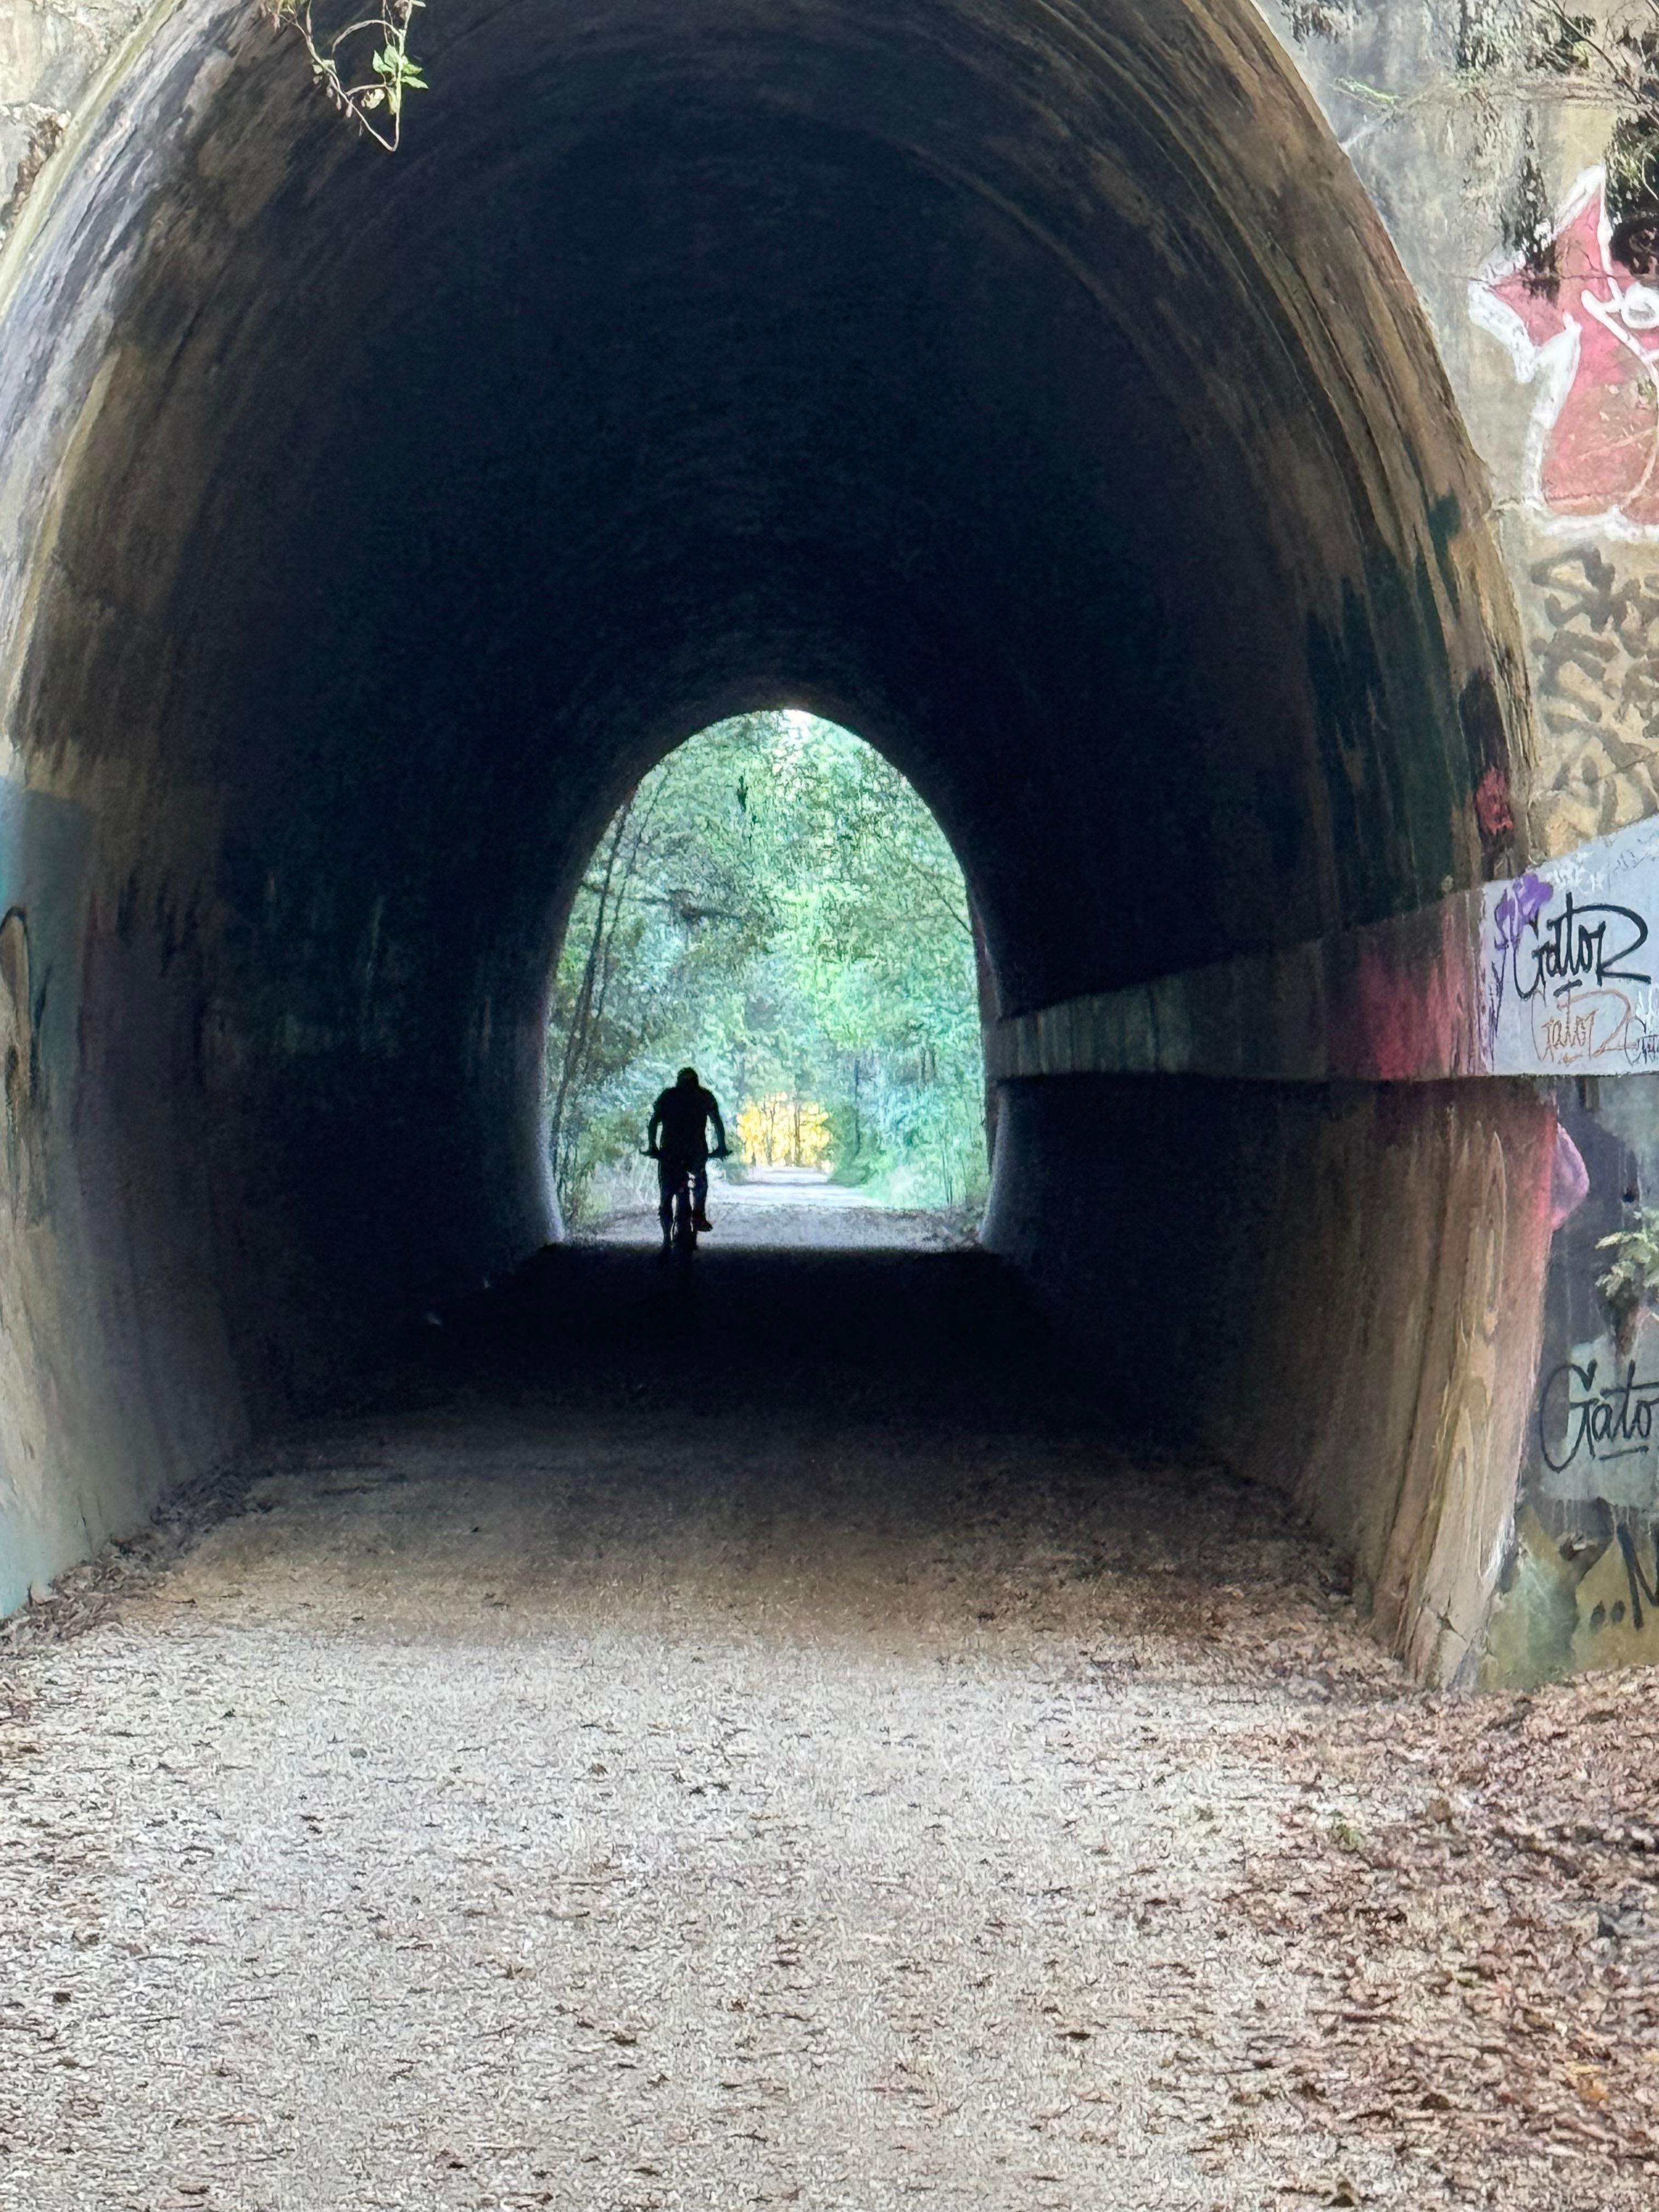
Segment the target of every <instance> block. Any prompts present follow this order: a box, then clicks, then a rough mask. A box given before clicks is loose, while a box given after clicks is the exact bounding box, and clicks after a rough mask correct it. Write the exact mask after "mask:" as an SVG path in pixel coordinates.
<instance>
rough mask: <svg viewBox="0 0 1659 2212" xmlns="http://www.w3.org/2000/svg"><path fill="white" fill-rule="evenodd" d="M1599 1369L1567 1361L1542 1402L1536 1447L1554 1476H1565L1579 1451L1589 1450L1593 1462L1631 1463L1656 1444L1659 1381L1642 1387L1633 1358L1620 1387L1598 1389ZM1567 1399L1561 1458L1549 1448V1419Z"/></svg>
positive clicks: (1551, 1380)
mask: <svg viewBox="0 0 1659 2212" xmlns="http://www.w3.org/2000/svg"><path fill="white" fill-rule="evenodd" d="M1600 1364H1601V1363H1600V1362H1599V1361H1598V1360H1595V1359H1592V1360H1591V1361H1590V1362H1589V1364H1588V1366H1584V1367H1579V1366H1576V1365H1575V1364H1574V1363H1573V1362H1572V1361H1571V1360H1570V1359H1569V1360H1565V1361H1564V1362H1563V1363H1562V1364H1561V1365H1560V1366H1559V1367H1558V1368H1557V1369H1556V1370H1555V1371H1554V1373H1553V1375H1552V1376H1550V1378H1549V1380H1548V1381H1547V1383H1545V1385H1544V1388H1543V1392H1542V1394H1541V1396H1540V1398H1539V1401H1538V1448H1539V1449H1540V1450H1541V1452H1542V1454H1543V1455H1544V1464H1545V1466H1546V1467H1547V1468H1549V1470H1550V1472H1551V1473H1552V1474H1565V1472H1566V1470H1567V1468H1570V1467H1571V1465H1572V1463H1573V1462H1574V1460H1576V1459H1577V1456H1578V1455H1579V1453H1580V1452H1581V1451H1588V1453H1589V1456H1590V1458H1591V1459H1593V1460H1601V1461H1606V1460H1614V1459H1632V1458H1633V1457H1634V1456H1635V1455H1637V1454H1638V1452H1644V1451H1646V1450H1648V1449H1650V1447H1651V1445H1652V1443H1653V1442H1654V1436H1655V1421H1656V1401H1659V1376H1655V1377H1654V1379H1653V1381H1652V1382H1650V1383H1638V1381H1637V1379H1636V1362H1635V1361H1634V1360H1633V1359H1632V1361H1631V1363H1630V1365H1629V1366H1628V1367H1627V1368H1626V1370H1625V1379H1624V1381H1623V1382H1622V1383H1604V1384H1603V1385H1602V1387H1601V1389H1600V1390H1598V1389H1596V1387H1595V1375H1596V1370H1597V1368H1598V1367H1599V1365H1600ZM1575 1385H1576V1386H1577V1395H1574V1386H1575ZM1563 1395H1565V1398H1566V1401H1567V1402H1566V1407H1565V1413H1566V1420H1565V1429H1564V1433H1563V1442H1564V1443H1565V1451H1564V1452H1563V1454H1562V1455H1561V1456H1560V1457H1559V1459H1558V1458H1557V1457H1556V1456H1555V1455H1554V1454H1553V1452H1552V1451H1551V1449H1550V1417H1551V1414H1552V1413H1553V1412H1554V1411H1556V1410H1557V1408H1558V1404H1559V1399H1560V1398H1561V1397H1562V1396H1563Z"/></svg>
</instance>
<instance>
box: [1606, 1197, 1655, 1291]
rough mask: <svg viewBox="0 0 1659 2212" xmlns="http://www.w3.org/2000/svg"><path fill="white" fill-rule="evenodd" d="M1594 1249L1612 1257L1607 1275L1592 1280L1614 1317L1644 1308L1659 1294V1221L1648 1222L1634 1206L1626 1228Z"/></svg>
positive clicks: (1645, 1215)
mask: <svg viewBox="0 0 1659 2212" xmlns="http://www.w3.org/2000/svg"><path fill="white" fill-rule="evenodd" d="M1595 1249H1597V1251H1598V1252H1607V1251H1611V1252H1612V1253H1613V1255H1614V1256H1613V1264H1612V1266H1611V1267H1609V1268H1608V1269H1607V1273H1606V1274H1605V1275H1601V1276H1599V1277H1598V1278H1597V1279H1596V1288H1597V1289H1598V1290H1599V1291H1601V1295H1602V1297H1604V1298H1605V1299H1606V1300H1607V1304H1608V1305H1609V1306H1610V1307H1611V1308H1612V1309H1613V1312H1614V1314H1615V1315H1619V1316H1623V1315H1626V1314H1631V1313H1633V1312H1634V1311H1635V1310H1636V1309H1637V1308H1638V1306H1643V1305H1646V1304H1649V1303H1650V1301H1651V1299H1652V1297H1653V1295H1654V1292H1655V1291H1656V1290H1659V1220H1650V1218H1649V1215H1648V1212H1647V1209H1646V1208H1645V1207H1644V1206H1637V1207H1635V1208H1634V1209H1633V1212H1632V1218H1631V1221H1630V1224H1629V1225H1628V1226H1627V1227H1626V1228H1624V1229H1620V1230H1617V1231H1614V1233H1613V1235H1612V1236H1611V1237H1602V1238H1601V1240H1600V1242H1599V1243H1598V1244H1597V1245H1596V1248H1595Z"/></svg>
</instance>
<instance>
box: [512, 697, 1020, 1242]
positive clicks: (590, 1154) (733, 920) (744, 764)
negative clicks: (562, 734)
mask: <svg viewBox="0 0 1659 2212" xmlns="http://www.w3.org/2000/svg"><path fill="white" fill-rule="evenodd" d="M979 971H980V963H979V961H978V959H977V958H976V951H975V927H974V916H973V909H972V904H971V900H970V896H969V890H968V886H967V884H966V882H965V881H964V879H963V872H962V869H961V867H960V866H959V865H958V863H957V858H956V855H955V854H954V853H953V852H952V851H951V847H950V845H949V843H948V842H947V841H946V839H945V836H944V833H943V832H942V831H941V830H940V829H939V825H938V823H936V821H935V820H934V818H933V815H932V814H931V813H930V812H929V811H928V809H927V805H926V802H925V801H924V800H923V799H921V795H920V794H919V793H917V792H916V790H915V787H914V786H913V785H911V784H910V783H909V782H908V781H907V779H906V778H905V777H904V776H903V775H901V774H900V773H899V771H898V770H897V769H895V768H893V767H892V766H891V765H890V763H888V762H886V761H885V760H884V759H883V758H882V757H881V756H880V755H879V754H878V753H877V752H876V751H875V750H873V749H872V747H870V746H868V745H866V744H865V743H864V742H863V741H862V740H861V739H860V738H857V737H855V736H854V734H853V733H852V732H850V731H848V730H845V729H842V728H840V727H839V726H836V725H835V724H833V723H829V722H826V721H823V720H819V719H818V718H817V717H816V716H814V715H811V714H806V713H805V712H803V711H800V710H792V709H782V710H777V711H772V712H765V713H757V714H745V715H740V716H738V717H735V718H733V719H732V720H729V721H726V722H723V723H720V724H717V725H716V726H714V727H713V728H711V729H708V730H705V731H703V732H701V733H700V734H698V735H697V736H696V737H693V738H689V739H688V740H687V741H686V742H685V744H683V745H680V746H678V747H677V748H676V749H675V750H673V751H672V752H671V753H670V754H669V755H668V757H666V758H665V760H664V761H662V762H661V763H659V764H658V766H657V767H655V768H654V769H652V770H651V771H650V772H649V774H647V775H646V776H644V777H643V778H642V779H641V781H639V782H638V783H637V784H636V785H635V787H633V789H632V790H630V791H629V793H627V794H626V796H625V797H624V798H623V801H622V804H621V805H619V807H618V808H617V811H616V813H615V814H614V815H613V816H612V817H611V821H610V822H609V823H607V825H606V827H605V832H604V834H603V836H601V837H600V839H599V842H598V844H597V845H596V846H595V848H594V850H593V853H592V857H591V858H590V860H589V861H588V863H587V866H586V869H585V870H584V871H583V873H582V877H581V879H580V884H579V885H578V887H577V890H576V895H575V897H574V902H573V904H572V908H571V913H570V916H569V919H568V921H567V923H566V925H565V929H564V934H563V942H562V948H561V953H560V957H559V962H558V965H557V968H556V971H555V985H554V993H553V1006H552V1010H551V1016H550V1025H549V1035H548V1056H547V1103H548V1121H549V1132H550V1152H551V1156H552V1162H553V1170H554V1187H555V1195H556V1200H557V1202H558V1206H559V1212H560V1215H561V1218H562V1223H563V1225H564V1227H565V1229H566V1230H567V1231H574V1230H578V1229H582V1228H586V1227H588V1226H591V1225H593V1224H595V1223H596V1222H602V1223H611V1224H612V1225H613V1226H614V1227H615V1228H617V1229H620V1228H623V1227H625V1226H627V1225H629V1224H630V1222H631V1221H632V1219H633V1218H634V1217H635V1216H637V1217H640V1218H641V1219H643V1218H645V1217H646V1216H647V1215H648V1216H649V1217H650V1218H653V1219H654V1215H655V1209H656V1206H657V1192H656V1187H655V1182H654V1178H653V1176H652V1175H651V1173H650V1172H649V1171H648V1164H647V1163H646V1162H644V1161H643V1160H642V1159H641V1135H640V1133H641V1128H642V1127H644V1124H645V1121H646V1119H647V1115H648V1112H649V1110H650V1101H651V1099H652V1097H653V1095H654V1094H655V1093H656V1092H657V1091H659V1089H660V1088H661V1087H662V1086H664V1085H668V1084H671V1083H672V1082H673V1080H674V1077H675V1071H676V1070H677V1069H678V1068H679V1067H681V1066H684V1065H686V1064H688V1063H689V1064H692V1065H694V1066H696V1067H697V1068H698V1069H699V1070H700V1071H701V1074H702V1080H703V1082H704V1083H705V1085H707V1086H708V1088H709V1089H710V1090H711V1091H712V1092H713V1093H714V1095H715V1096H716V1097H718V1098H719V1099H720V1101H721V1102H722V1108H723V1112H724V1115H725V1123H726V1133H727V1140H728V1146H729V1149H730V1152H731V1154H732V1158H731V1160H730V1162H729V1163H728V1164H726V1167H725V1168H724V1170H717V1171H716V1176H717V1183H723V1184H724V1186H725V1188H724V1189H723V1190H722V1191H721V1193H720V1196H721V1197H722V1198H726V1199H730V1200H732V1203H733V1204H735V1205H736V1206H737V1208H738V1211H737V1212H736V1214H735V1215H734V1216H733V1220H734V1221H735V1222H737V1223H739V1224H742V1225H746V1226H747V1228H748V1229H749V1230H750V1232H751V1233H752V1232H753V1231H755V1230H757V1229H759V1228H763V1227H764V1226H765V1223H766V1220H767V1219H768V1218H771V1217H769V1216H766V1215H763V1214H761V1213H757V1211H756V1207H757V1205H759V1204H760V1203H761V1202H762V1201H763V1200H766V1199H768V1198H769V1197H771V1198H775V1200H776V1202H778V1203H780V1204H781V1203H782V1202H783V1200H784V1198H785V1196H786V1194H787V1195H788V1197H789V1200H790V1204H791V1206H793V1208H795V1209H799V1208H801V1207H805V1208H808V1209H814V1208H815V1209H816V1212H815V1214H814V1218H813V1227H814V1231H815V1233H817V1234H818V1235H819V1236H821V1237H822V1238H823V1241H825V1242H829V1243H833V1242H835V1241H836V1225H837V1223H840V1224H841V1225H842V1226H843V1227H846V1226H848V1216H847V1213H846V1211H845V1209H846V1207H847V1206H848V1204H849V1203H850V1201H851V1200H852V1199H853V1198H854V1195H855V1194H856V1195H857V1196H858V1197H859V1198H860V1201H861V1204H860V1213H861V1214H862V1213H863V1212H867V1211H868V1210H869V1209H871V1208H872V1207H897V1208H901V1209H905V1210H908V1211H910V1212H918V1211H922V1212H933V1213H938V1214H944V1215H947V1216H949V1217H951V1218H953V1219H955V1220H956V1221H957V1223H959V1224H960V1225H963V1226H966V1225H968V1224H969V1223H970V1222H972V1221H974V1220H976V1219H977V1218H978V1215H979V1213H980V1212H981V1211H982V1208H983V1204H984V1199H985V1194H986V1189H987V1181H988V1170H989V1152H988V1145H987V1121H986V1111H985V1084H984V1072H983V1070H984V1059H983V1050H982V1046H981V1015H982V1011H983V1010H982V1008H981V985H980V972H979ZM858 1226H859V1227H860V1230H865V1229H867V1226H868V1225H867V1224H866V1222H864V1221H863V1220H862V1219H860V1223H859V1224H858Z"/></svg>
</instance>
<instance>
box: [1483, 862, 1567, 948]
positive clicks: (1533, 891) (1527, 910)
mask: <svg viewBox="0 0 1659 2212" xmlns="http://www.w3.org/2000/svg"><path fill="white" fill-rule="evenodd" d="M1554 896H1555V887H1554V885H1553V884H1547V883H1546V882H1545V881H1544V879H1543V878H1542V877H1541V876H1534V874H1533V873H1532V872H1531V870H1530V869H1528V872H1527V873H1526V874H1525V875H1524V876H1521V877H1518V878H1516V881H1515V882H1514V883H1512V884H1510V887H1509V889H1508V890H1506V891H1505V892H1504V896H1503V897H1502V898H1500V899H1499V900H1498V915H1497V921H1498V951H1500V952H1507V951H1513V950H1514V948H1515V947H1516V945H1519V944H1520V942H1521V933H1522V930H1523V929H1526V928H1528V927H1529V926H1530V925H1531V923H1532V922H1533V921H1534V920H1535V919H1536V917H1537V916H1538V915H1539V914H1540V913H1541V911H1542V909H1543V908H1545V907H1547V905H1548V904H1549V902H1550V901H1551V900H1552V899H1553V897H1554Z"/></svg>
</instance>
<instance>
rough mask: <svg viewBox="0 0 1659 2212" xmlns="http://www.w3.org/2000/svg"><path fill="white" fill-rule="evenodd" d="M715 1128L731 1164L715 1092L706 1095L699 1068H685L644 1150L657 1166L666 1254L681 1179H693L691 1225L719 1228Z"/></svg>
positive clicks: (654, 1119)
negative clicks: (711, 1205)
mask: <svg viewBox="0 0 1659 2212" xmlns="http://www.w3.org/2000/svg"><path fill="white" fill-rule="evenodd" d="M711 1121H712V1122H713V1123H714V1154H713V1157H714V1158H715V1159H717V1160H723V1159H724V1158H726V1124H725V1123H724V1122H723V1121H721V1120H720V1106H719V1104H718V1103H717V1102H716V1100H715V1097H714V1092H713V1091H705V1090H704V1089H703V1087H702V1084H701V1082H699V1080H698V1079H697V1071H696V1068H695V1067H683V1068H681V1070H680V1072H679V1074H678V1076H677V1077H676V1078H675V1080H674V1084H673V1086H672V1088H671V1089H670V1090H667V1091H663V1092H662V1093H661V1094H660V1095H659V1097H658V1100H657V1103H656V1104H655V1105H654V1106H653V1108H652V1109H651V1126H650V1127H649V1128H648V1129H647V1132H646V1139H645V1148H646V1151H647V1152H648V1153H649V1154H650V1156H651V1158H653V1160H655V1162H656V1163H657V1218H658V1219H659V1221H660V1222H661V1224H662V1246H663V1249H664V1251H665V1252H666V1251H667V1250H669V1249H670V1248H671V1245H672V1243H673V1241H674V1193H675V1190H676V1188H678V1184H679V1182H680V1179H681V1178H682V1176H684V1175H686V1174H687V1173H690V1177H691V1220H692V1225H693V1226H694V1227H695V1228H696V1229H698V1230H707V1229H710V1228H712V1227H713V1226H714V1224H713V1223H712V1222H711V1221H710V1220H709V1218H708V1212H707V1211H706V1209H707V1206H708V1161H709V1158H710V1154H709V1149H708V1123H709V1122H711Z"/></svg>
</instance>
